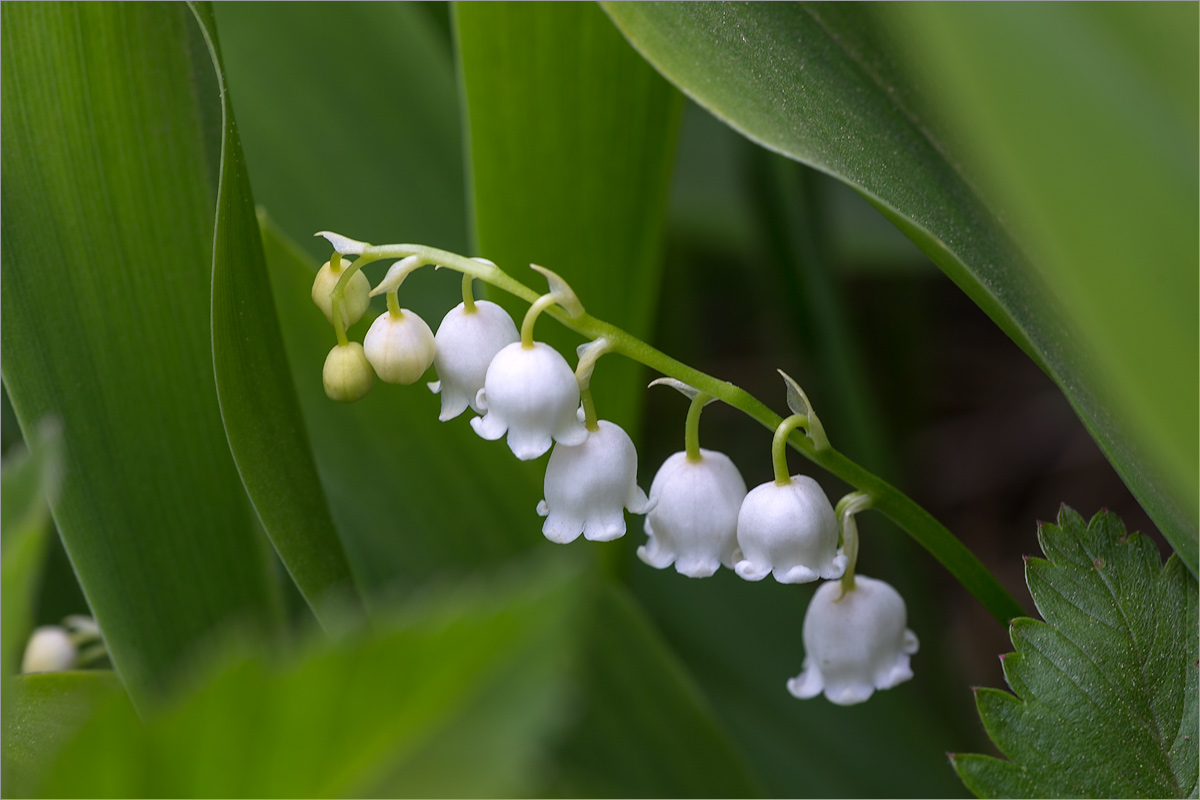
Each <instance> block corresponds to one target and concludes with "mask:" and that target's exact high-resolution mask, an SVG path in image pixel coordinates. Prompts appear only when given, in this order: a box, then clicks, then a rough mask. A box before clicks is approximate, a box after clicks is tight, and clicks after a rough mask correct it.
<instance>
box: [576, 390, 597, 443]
mask: <svg viewBox="0 0 1200 800" xmlns="http://www.w3.org/2000/svg"><path fill="white" fill-rule="evenodd" d="M579 399H580V400H582V401H583V425H584V427H585V428H587V429H588V430H589V431H591V432H592V433H595V432H596V431H598V430H600V423H599V422H597V421H596V401H595V400H594V399H592V390H591V389H580V390H579Z"/></svg>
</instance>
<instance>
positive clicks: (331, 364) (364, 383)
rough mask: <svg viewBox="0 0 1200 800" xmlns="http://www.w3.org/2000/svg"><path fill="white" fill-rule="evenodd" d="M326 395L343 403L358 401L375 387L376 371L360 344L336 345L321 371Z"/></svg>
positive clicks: (326, 358)
mask: <svg viewBox="0 0 1200 800" xmlns="http://www.w3.org/2000/svg"><path fill="white" fill-rule="evenodd" d="M321 379H322V382H323V383H324V384H325V394H327V395H328V396H329V398H330V399H332V400H337V401H338V402H341V403H352V402H354V401H355V400H358V399H359V398H361V397H362V396H363V395H365V394H366V393H367V392H369V391H371V387H372V386H374V385H375V370H373V369H372V368H371V362H369V361H367V355H366V353H364V352H363V346H362V345H361V344H359V343H358V342H347V343H346V344H339V345H334V347H333V349H332V350H330V351H329V355H327V356H326V357H325V367H324V369H322V370H321Z"/></svg>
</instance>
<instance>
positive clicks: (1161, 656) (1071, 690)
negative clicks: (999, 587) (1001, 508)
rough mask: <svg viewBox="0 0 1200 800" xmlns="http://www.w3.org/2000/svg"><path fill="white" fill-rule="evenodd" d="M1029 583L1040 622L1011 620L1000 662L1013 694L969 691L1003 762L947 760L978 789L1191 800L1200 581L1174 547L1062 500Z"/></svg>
mask: <svg viewBox="0 0 1200 800" xmlns="http://www.w3.org/2000/svg"><path fill="white" fill-rule="evenodd" d="M1039 539H1040V540H1041V544H1042V549H1043V550H1044V551H1045V553H1046V556H1047V559H1048V560H1043V559H1040V558H1033V559H1030V560H1029V561H1028V562H1027V566H1026V580H1027V581H1028V583H1029V590H1030V592H1031V593H1032V594H1033V599H1034V602H1035V603H1036V604H1037V608H1038V611H1039V612H1041V615H1042V617H1043V618H1044V619H1045V622H1041V621H1037V620H1033V619H1025V618H1023V619H1018V620H1016V621H1015V622H1014V623H1013V626H1012V639H1013V645H1014V646H1015V647H1016V649H1017V652H1016V653H1013V654H1009V655H1008V656H1007V657H1006V658H1005V659H1004V675H1005V678H1006V680H1007V681H1008V684H1009V686H1010V687H1011V688H1012V690H1013V691H1014V692H1015V693H1016V695H1017V696H1016V697H1014V696H1013V695H1011V694H1008V693H1007V692H1003V691H1000V690H998V689H980V690H979V692H978V694H977V695H976V702H977V704H978V707H979V713H980V716H981V717H982V718H983V722H984V726H985V727H986V728H987V731H988V734H989V735H990V736H991V737H992V739H993V741H995V743H996V745H997V746H998V747H999V748H1000V750H1001V751H1002V752H1003V753H1004V754H1005V755H1006V756H1008V757H1009V758H1010V759H1011V762H1006V761H1002V760H1000V759H996V758H992V757H990V756H983V755H961V756H954V757H952V761H953V764H954V767H955V769H956V770H957V771H958V774H959V776H960V777H962V779H963V781H964V782H965V783H966V784H967V786H968V788H970V789H971V790H972V791H973V792H975V793H976V794H978V795H980V796H981V797H1195V796H1196V790H1197V724H1198V723H1197V710H1196V709H1197V702H1196V701H1197V638H1196V630H1197V587H1196V580H1195V578H1193V577H1192V575H1191V574H1190V573H1189V572H1188V570H1187V569H1186V568H1185V567H1184V565H1183V563H1182V562H1181V561H1180V559H1179V558H1178V556H1172V557H1171V558H1170V560H1169V561H1168V562H1167V564H1166V566H1165V567H1161V566H1160V564H1161V562H1160V559H1159V554H1158V548H1157V547H1156V546H1155V545H1154V543H1153V542H1152V541H1151V540H1150V539H1148V538H1147V537H1145V536H1142V535H1140V534H1137V533H1134V534H1127V533H1126V531H1125V527H1124V525H1123V524H1122V523H1121V521H1120V519H1119V518H1117V517H1116V516H1115V515H1113V514H1110V513H1108V512H1101V513H1100V514H1097V515H1096V516H1095V517H1094V518H1093V519H1092V520H1091V522H1085V521H1084V519H1083V518H1082V517H1080V516H1079V515H1078V514H1076V513H1075V512H1074V511H1072V510H1070V509H1068V508H1066V507H1064V508H1063V510H1062V511H1061V513H1060V514H1059V518H1058V524H1057V525H1049V524H1046V525H1043V526H1042V527H1041V529H1040V531H1039Z"/></svg>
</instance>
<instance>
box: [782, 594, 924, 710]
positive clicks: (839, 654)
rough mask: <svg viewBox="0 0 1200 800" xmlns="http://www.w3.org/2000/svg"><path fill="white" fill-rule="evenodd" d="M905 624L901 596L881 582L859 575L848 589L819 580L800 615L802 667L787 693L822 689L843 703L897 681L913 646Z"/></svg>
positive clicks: (908, 673)
mask: <svg viewBox="0 0 1200 800" xmlns="http://www.w3.org/2000/svg"><path fill="white" fill-rule="evenodd" d="M907 624H908V612H907V610H906V609H905V606H904V599H903V598H902V597H900V594H899V592H897V591H896V590H895V589H893V588H892V587H891V586H889V585H888V584H886V583H884V582H883V581H878V580H875V579H874V578H867V577H863V576H862V575H859V576H857V577H856V578H855V579H854V585H853V588H850V589H844V587H843V586H842V584H841V583H833V582H831V583H826V584H822V585H821V587H820V588H819V589H817V593H816V594H815V595H813V599H812V602H811V603H810V604H809V606H808V611H807V613H805V615H804V649H805V656H804V667H803V670H802V671H801V672H800V674H799V675H797V676H796V677H794V678H792V679H791V680H789V681H788V682H787V688H788V691H789V692H791V693H792V694H793V695H794V696H796V697H799V698H800V699H802V700H806V699H808V698H810V697H816V696H817V695H818V694H821V692H824V693H825V697H826V698H828V699H829V700H830V702H833V703H837V704H838V705H842V706H849V705H854V704H855V703H861V702H863V701H865V700H867V699H868V698H869V697H870V696H871V695H872V694H874V693H875V691H876V690H877V689H890V688H892V687H893V686H896V685H898V684H900V683H903V682H904V681H906V680H908V679H909V678H911V677H912V676H913V673H912V668H911V667H910V666H909V659H910V657H911V656H912V654H913V653H915V652H917V647H918V642H917V636H916V634H914V633H913V632H912V631H911V630H909V629H908V628H907V627H906V626H907Z"/></svg>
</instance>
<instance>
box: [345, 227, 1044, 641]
mask: <svg viewBox="0 0 1200 800" xmlns="http://www.w3.org/2000/svg"><path fill="white" fill-rule="evenodd" d="M408 256H417V257H418V258H420V259H421V261H422V263H423V264H434V265H436V266H440V267H447V268H449V269H453V270H456V271H458V272H462V273H464V274H467V275H471V276H473V277H475V278H478V279H479V280H481V281H484V282H485V283H488V284H491V285H492V286H495V287H496V288H498V289H503V290H504V291H506V292H508V293H509V294H512V295H514V296H516V297H519V298H521V299H522V300H525V301H526V302H528V303H530V304H533V303H535V302H537V300H538V299H539V298H540V297H542V294H541V293H539V292H536V291H534V290H533V289H531V288H529V287H528V286H526V285H525V284H523V283H521V282H520V281H518V280H516V279H515V278H513V277H512V276H511V275H509V274H508V273H506V272H504V271H503V270H501V269H500V268H499V267H494V266H490V265H487V264H482V263H480V262H478V261H474V260H472V259H469V258H466V257H465V256H460V255H458V254H456V253H450V252H447V251H445V250H438V249H437V248H433V247H426V246H424V245H416V244H394V245H379V246H375V245H367V246H365V247H364V249H363V252H362V254H361V256H360V257H359V258H358V259H357V260H355V261H354V263H352V264H350V265H349V266H348V267H347V268H345V269H343V270H342V276H341V277H340V278H339V279H338V282H337V285H336V286H335V287H334V289H333V292H332V293H331V296H332V298H333V301H334V308H335V309H336V308H337V306H338V303H339V302H340V301H341V297H342V292H343V290H344V287H345V284H346V283H347V282H348V281H349V280H350V277H351V276H352V275H353V274H354V273H355V272H356V271H357V270H358V269H360V268H361V267H362V266H364V265H366V264H369V263H371V262H373V261H378V260H380V259H385V258H406V257H408ZM545 313H546V314H548V315H549V316H551V317H553V318H554V319H556V320H558V321H559V322H560V323H562V324H563V325H564V326H566V327H567V328H568V329H570V330H573V331H575V332H576V333H578V334H580V335H582V336H584V337H586V338H588V339H598V338H600V337H604V338H605V339H607V340H608V341H609V342H610V344H611V349H610V352H614V353H620V354H621V355H624V356H625V357H627V358H631V359H633V360H634V361H637V362H639V363H641V364H644V365H646V366H647V367H650V368H651V369H653V370H657V371H658V372H661V373H662V374H663V375H667V376H669V377H672V378H675V379H676V380H679V381H683V382H684V383H686V384H688V385H689V386H692V387H693V388H695V389H697V390H698V391H700V392H703V393H705V394H708V395H712V396H713V397H715V398H717V399H718V400H720V401H721V402H723V403H725V404H726V405H730V406H733V407H734V408H736V409H738V410H739V411H741V412H742V413H744V414H746V415H747V416H748V417H750V418H751V419H753V420H755V421H756V422H758V423H759V424H761V425H762V426H763V427H765V428H767V429H768V430H771V431H775V430H776V429H778V427H779V425H780V423H782V422H783V418H782V417H780V416H779V415H778V414H776V413H775V412H773V411H771V409H770V408H768V407H767V406H766V405H765V404H764V403H763V402H762V401H760V400H759V399H758V398H756V397H754V396H753V395H751V394H750V393H749V392H747V391H746V390H745V389H742V388H741V387H739V386H735V385H734V384H732V383H730V382H729V381H722V380H719V379H717V378H714V377H712V376H711V375H707V374H705V373H703V372H701V371H700V370H697V369H694V368H692V367H689V366H688V365H687V364H684V363H682V362H680V361H677V360H675V359H674V358H671V357H670V356H668V355H667V354H666V353H663V352H662V351H660V350H657V349H655V348H654V347H651V346H650V345H649V344H647V343H646V342H643V341H642V340H641V339H638V338H637V337H636V336H633V335H632V334H630V333H627V332H626V331H624V330H622V329H620V328H618V327H616V326H615V325H612V324H611V323H608V322H605V321H604V320H601V319H597V318H596V317H593V316H592V315H591V314H588V313H586V312H585V313H582V314H579V315H577V316H571V315H570V314H568V313H567V312H565V311H563V310H562V309H561V308H560V307H558V306H550V307H548V308H546V309H545ZM787 442H788V444H790V445H791V446H792V448H793V449H795V450H796V451H798V452H799V453H800V454H801V455H803V456H804V457H805V458H807V459H808V460H809V461H812V462H813V463H814V464H816V465H817V466H819V467H822V468H823V469H825V470H827V471H828V472H831V473H832V474H834V475H836V476H838V477H839V478H841V479H842V480H844V481H845V482H846V483H848V484H850V485H851V486H853V487H855V488H856V489H857V490H858V491H861V492H865V493H867V494H869V495H870V496H871V497H872V498H873V500H874V503H873V506H872V507H873V508H875V509H877V510H878V511H880V512H881V513H883V514H884V515H885V516H886V517H888V518H889V519H891V520H892V521H893V522H895V523H896V524H897V525H899V526H900V528H901V529H902V530H904V531H905V532H906V533H907V534H908V535H909V536H911V537H912V538H913V539H914V540H916V542H917V543H918V544H920V545H921V546H922V547H924V548H925V549H926V550H927V551H929V553H930V555H932V556H933V557H934V558H935V559H937V561H938V562H939V563H940V564H941V565H942V566H944V567H945V568H946V569H947V570H949V572H950V574H951V575H953V576H954V578H955V579H956V580H957V581H958V582H959V583H961V584H962V585H963V586H964V587H965V588H966V589H967V591H969V592H971V594H973V595H974V596H975V598H976V599H977V600H979V602H980V603H982V604H983V606H984V608H986V609H987V610H988V611H989V612H991V614H992V615H993V616H994V617H996V619H998V620H999V621H1000V622H1002V623H1004V624H1006V625H1007V624H1008V623H1009V621H1010V620H1012V619H1013V618H1014V617H1019V616H1026V612H1025V610H1024V609H1022V608H1021V605H1020V604H1019V603H1018V602H1017V601H1016V599H1015V598H1013V596H1012V595H1011V594H1009V593H1008V590H1007V589H1005V588H1004V587H1003V586H1002V585H1001V584H1000V582H999V581H997V580H996V578H995V577H994V576H993V575H992V574H991V573H990V572H988V570H987V568H986V567H984V566H983V564H982V563H981V562H980V561H979V559H978V558H976V557H975V554H974V553H972V552H971V551H970V550H968V549H967V547H966V546H965V545H964V544H963V543H962V542H960V541H959V540H958V539H956V538H955V537H954V534H952V533H950V531H949V530H947V529H946V527H945V526H944V525H942V524H941V523H940V522H938V521H937V520H936V519H934V517H933V516H932V515H931V514H930V513H929V512H928V511H926V510H925V509H923V508H921V506H919V505H917V503H915V502H914V501H913V500H912V499H911V498H909V497H908V496H907V495H906V494H904V493H903V492H901V491H900V490H899V489H896V488H895V487H894V486H892V485H891V484H889V483H888V482H887V481H885V480H883V479H882V478H880V477H878V476H877V475H875V474H873V473H872V472H870V471H868V470H867V469H865V468H864V467H862V466H861V465H859V464H857V463H856V462H854V461H852V460H851V459H849V458H847V457H846V456H844V455H842V454H841V453H839V452H838V451H837V449H836V448H834V447H832V446H829V447H824V448H822V449H820V450H817V449H816V448H814V447H813V444H812V442H811V440H809V438H808V437H807V436H806V435H805V434H804V433H803V432H799V431H793V432H792V433H790V434H789V436H788V439H787Z"/></svg>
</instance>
